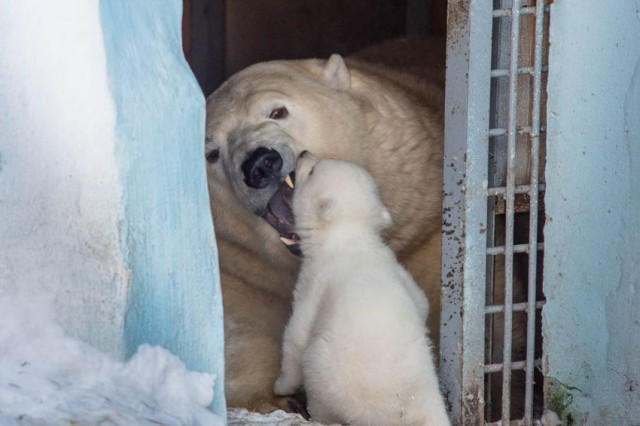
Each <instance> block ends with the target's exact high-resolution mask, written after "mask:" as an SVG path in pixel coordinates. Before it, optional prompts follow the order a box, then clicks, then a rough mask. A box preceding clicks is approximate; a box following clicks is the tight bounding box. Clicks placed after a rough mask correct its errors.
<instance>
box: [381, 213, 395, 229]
mask: <svg viewBox="0 0 640 426" xmlns="http://www.w3.org/2000/svg"><path fill="white" fill-rule="evenodd" d="M381 217H382V228H383V229H384V228H387V227H389V226H391V225H392V224H393V219H392V218H391V213H389V210H387V209H382V214H381Z"/></svg>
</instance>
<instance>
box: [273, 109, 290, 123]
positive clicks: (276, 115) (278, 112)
mask: <svg viewBox="0 0 640 426" xmlns="http://www.w3.org/2000/svg"><path fill="white" fill-rule="evenodd" d="M288 115H289V111H288V110H287V108H286V107H279V108H274V109H273V110H271V114H269V118H271V119H272V120H282V119H283V118H287V116H288Z"/></svg>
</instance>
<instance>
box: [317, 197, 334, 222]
mask: <svg viewBox="0 0 640 426" xmlns="http://www.w3.org/2000/svg"><path fill="white" fill-rule="evenodd" d="M337 215H338V206H336V203H335V202H333V201H332V200H330V199H327V198H325V199H322V200H319V202H318V220H319V221H320V222H325V223H326V222H331V221H332V220H333V219H335V217H336V216H337Z"/></svg>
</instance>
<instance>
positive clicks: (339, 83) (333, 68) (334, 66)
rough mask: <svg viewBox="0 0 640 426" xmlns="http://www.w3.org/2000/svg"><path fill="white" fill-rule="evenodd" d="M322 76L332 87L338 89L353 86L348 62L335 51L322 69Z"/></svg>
mask: <svg viewBox="0 0 640 426" xmlns="http://www.w3.org/2000/svg"><path fill="white" fill-rule="evenodd" d="M322 77H324V79H325V80H326V81H327V83H329V85H330V86H331V87H333V88H334V89H338V90H347V89H348V88H350V87H351V76H350V75H349V69H348V68H347V64H345V63H344V59H342V56H340V55H338V54H337V53H334V54H333V55H331V57H329V59H327V63H326V64H325V65H324V69H323V70H322Z"/></svg>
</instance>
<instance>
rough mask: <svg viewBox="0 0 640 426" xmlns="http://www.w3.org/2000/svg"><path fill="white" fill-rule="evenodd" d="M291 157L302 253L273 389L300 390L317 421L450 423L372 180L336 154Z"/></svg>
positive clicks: (415, 299) (423, 309) (416, 303)
mask: <svg viewBox="0 0 640 426" xmlns="http://www.w3.org/2000/svg"><path fill="white" fill-rule="evenodd" d="M298 163H299V166H298V168H297V170H296V192H295V195H294V214H295V216H296V223H297V228H298V232H299V234H300V236H301V239H302V249H303V253H304V260H303V264H302V269H301V272H300V275H299V278H298V281H297V283H296V287H295V290H294V305H293V314H292V317H291V319H290V321H289V324H288V325H287V327H286V330H285V335H284V343H283V359H282V370H281V374H280V377H279V378H278V379H277V381H276V383H275V386H274V390H275V393H276V394H279V395H290V394H293V393H295V392H296V391H297V390H299V389H300V388H302V387H304V389H305V390H306V392H307V398H308V406H309V411H310V413H311V416H312V418H313V419H314V420H317V421H320V422H323V423H333V422H338V423H341V424H356V425H400V424H406V425H437V426H440V425H448V424H449V420H448V418H447V414H446V411H445V407H444V402H443V398H442V395H441V394H440V391H439V388H438V379H437V376H436V371H435V367H434V362H433V358H432V354H431V344H430V342H429V338H428V336H427V331H426V328H425V321H426V318H427V314H428V302H427V299H426V297H425V296H424V293H423V292H422V291H421V290H420V288H419V287H418V286H417V285H416V283H415V282H414V281H413V279H412V278H411V276H410V274H409V273H408V272H407V271H406V270H405V269H404V268H403V267H402V266H401V265H400V264H399V263H398V261H397V260H396V257H395V255H394V253H393V252H392V250H391V249H390V248H388V247H387V246H386V245H385V244H384V243H383V241H382V239H381V238H380V236H379V232H380V231H381V230H382V228H383V227H386V226H388V225H390V220H389V219H390V216H389V213H388V212H387V210H386V209H385V207H384V206H383V204H382V202H381V201H380V197H379V195H378V192H377V189H376V185H375V183H374V180H373V178H372V177H371V176H370V175H369V174H368V173H367V172H366V171H365V170H364V169H362V168H360V167H358V166H355V165H353V164H350V163H346V162H342V161H337V160H320V161H318V160H317V159H315V158H313V157H312V158H309V156H305V157H304V158H301V159H300V160H299V162H298ZM312 170H313V172H312V173H311V171H312Z"/></svg>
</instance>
